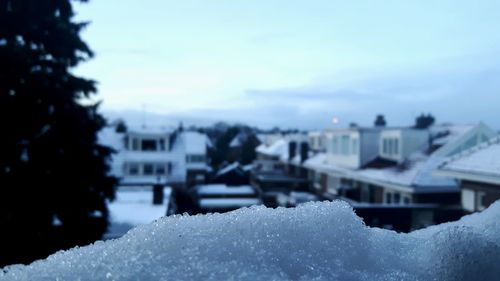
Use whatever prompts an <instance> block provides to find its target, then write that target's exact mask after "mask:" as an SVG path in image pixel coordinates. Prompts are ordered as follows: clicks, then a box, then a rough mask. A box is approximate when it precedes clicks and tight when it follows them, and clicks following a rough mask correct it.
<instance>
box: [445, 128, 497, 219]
mask: <svg viewBox="0 0 500 281" xmlns="http://www.w3.org/2000/svg"><path fill="white" fill-rule="evenodd" d="M436 174H437V175H441V176H446V177H451V178H455V179H457V180H458V182H459V185H460V189H461V203H462V208H463V209H464V210H465V211H467V212H476V211H482V210H484V209H486V208H487V207H488V206H490V205H491V204H492V203H493V202H495V201H496V200H498V199H500V137H498V136H497V137H495V138H492V139H490V140H489V141H487V142H482V143H480V144H479V145H476V146H474V147H472V148H470V149H468V150H465V151H462V152H460V153H458V154H454V155H453V156H451V157H450V158H449V159H447V160H446V161H444V162H443V163H442V164H441V166H440V167H439V170H438V171H437V172H436Z"/></svg>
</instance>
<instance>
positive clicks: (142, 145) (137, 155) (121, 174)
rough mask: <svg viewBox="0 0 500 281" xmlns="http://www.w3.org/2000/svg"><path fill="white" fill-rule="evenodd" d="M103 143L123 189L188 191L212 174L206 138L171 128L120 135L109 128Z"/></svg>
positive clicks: (150, 129) (130, 131)
mask: <svg viewBox="0 0 500 281" xmlns="http://www.w3.org/2000/svg"><path fill="white" fill-rule="evenodd" d="M99 142H100V143H101V144H103V145H106V146H109V147H112V148H113V149H114V150H115V151H116V153H115V154H114V155H113V156H112V159H111V171H110V173H111V174H113V175H114V176H116V177H118V178H119V179H120V186H153V185H163V186H172V187H186V186H190V185H192V184H195V183H201V182H204V180H205V175H206V173H207V172H208V171H209V169H210V168H209V166H208V164H207V161H208V160H207V149H208V147H209V146H210V142H209V140H208V138H207V137H206V135H204V134H200V133H197V132H180V131H178V130H173V129H170V128H164V127H159V128H150V127H144V126H143V127H140V128H130V129H128V130H126V131H120V132H118V131H117V130H116V129H115V128H114V127H107V128H105V129H103V130H102V131H101V132H100V133H99Z"/></svg>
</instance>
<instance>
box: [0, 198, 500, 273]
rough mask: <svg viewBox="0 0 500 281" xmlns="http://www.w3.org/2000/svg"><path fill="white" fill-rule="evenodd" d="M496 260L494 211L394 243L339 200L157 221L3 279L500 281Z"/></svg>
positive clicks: (497, 215) (498, 240) (498, 244)
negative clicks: (368, 225)
mask: <svg viewBox="0 0 500 281" xmlns="http://www.w3.org/2000/svg"><path fill="white" fill-rule="evenodd" d="M499 261H500V202H496V203H495V204H494V205H492V206H491V207H490V208H489V209H487V210H485V211H484V212H482V213H480V214H475V215H471V216H467V217H464V218H462V219H461V220H460V221H459V222H454V223H448V224H442V225H439V226H434V227H429V228H427V229H424V230H420V231H415V232H413V233H410V234H397V233H395V232H392V231H388V230H383V229H377V228H369V227H366V226H364V225H363V223H362V221H361V219H359V218H358V217H357V216H356V215H355V214H354V212H353V210H352V209H351V208H350V207H349V205H347V204H346V203H343V202H340V201H336V202H329V203H327V202H323V203H317V202H316V203H307V204H304V205H301V206H299V207H297V208H295V209H281V208H280V209H267V208H264V207H251V208H245V209H240V210H237V211H234V212H231V213H227V214H214V215H205V216H201V215H200V216H193V217H189V216H175V217H168V218H162V219H160V220H158V221H156V222H154V223H152V224H149V225H143V226H139V227H137V228H135V229H133V230H132V231H130V232H129V233H128V234H126V235H125V236H124V237H122V238H120V239H117V240H111V241H107V242H97V243H95V244H94V245H91V246H88V247H83V248H76V249H72V250H69V251H66V252H59V253H56V254H54V255H52V256H50V257H49V258H47V259H46V260H43V261H37V262H35V263H33V264H31V265H29V266H20V265H16V266H11V267H7V268H4V269H3V273H0V280H228V279H230V280H500V266H499V264H498V262H499ZM0 272H1V271H0Z"/></svg>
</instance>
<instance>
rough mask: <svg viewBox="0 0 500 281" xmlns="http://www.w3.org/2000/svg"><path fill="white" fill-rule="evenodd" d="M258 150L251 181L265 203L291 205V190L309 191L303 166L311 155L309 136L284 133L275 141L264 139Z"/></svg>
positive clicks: (270, 205)
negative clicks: (284, 134)
mask: <svg viewBox="0 0 500 281" xmlns="http://www.w3.org/2000/svg"><path fill="white" fill-rule="evenodd" d="M272 136H273V139H274V135H272ZM256 151H257V160H256V161H255V162H254V164H253V169H252V172H251V177H250V179H251V181H250V182H251V185H252V186H253V187H254V188H255V189H257V190H259V191H260V193H261V194H262V200H263V202H264V204H265V205H266V206H268V207H277V206H290V203H289V202H290V201H291V199H290V194H291V192H297V191H302V192H306V191H307V190H308V180H307V177H306V172H305V171H302V170H301V167H300V163H303V161H305V160H306V159H307V157H309V147H308V142H307V135H304V134H292V135H286V136H282V138H281V139H274V142H272V141H268V142H264V143H263V144H261V145H260V146H259V147H257V149H256ZM297 164H298V165H297Z"/></svg>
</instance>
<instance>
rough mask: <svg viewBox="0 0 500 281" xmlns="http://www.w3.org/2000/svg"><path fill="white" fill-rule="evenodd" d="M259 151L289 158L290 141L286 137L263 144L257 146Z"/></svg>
mask: <svg viewBox="0 0 500 281" xmlns="http://www.w3.org/2000/svg"><path fill="white" fill-rule="evenodd" d="M256 151H257V153H261V154H264V155H268V156H277V157H280V158H281V157H285V156H286V157H285V158H288V142H287V141H286V140H284V139H279V140H277V141H275V142H273V143H272V144H271V145H266V144H261V145H259V146H258V147H257V148H256Z"/></svg>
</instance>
